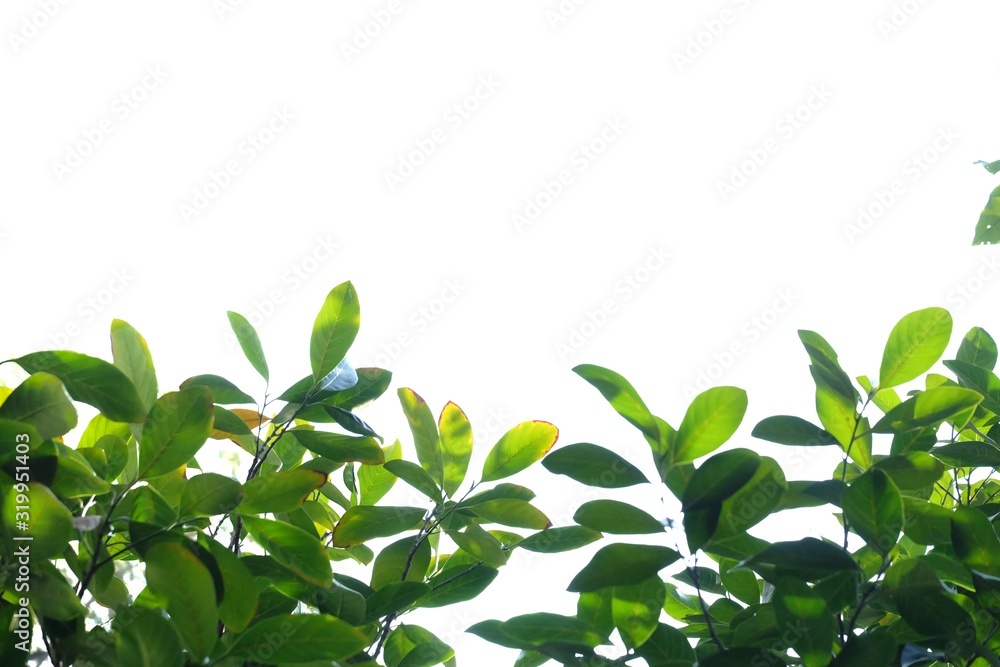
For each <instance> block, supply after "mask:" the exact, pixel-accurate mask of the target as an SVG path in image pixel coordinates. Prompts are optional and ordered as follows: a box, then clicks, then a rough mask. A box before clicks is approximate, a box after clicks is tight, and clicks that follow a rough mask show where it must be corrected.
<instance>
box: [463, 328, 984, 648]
mask: <svg viewBox="0 0 1000 667" xmlns="http://www.w3.org/2000/svg"><path fill="white" fill-rule="evenodd" d="M951 332H952V319H951V316H950V314H949V313H948V312H947V311H945V310H943V309H941V308H928V309H925V310H921V311H917V312H914V313H911V314H909V315H907V316H906V317H904V318H903V319H902V320H900V322H899V323H898V324H897V325H896V326H895V327H894V328H893V329H892V331H891V333H890V334H889V338H888V342H887V343H886V346H885V350H884V353H883V357H882V363H881V367H880V369H879V372H878V375H877V378H876V379H875V380H872V379H870V378H868V377H866V376H860V377H857V378H856V380H852V379H851V377H850V376H849V375H848V374H847V372H845V371H844V370H843V369H842V368H841V365H840V362H839V360H838V357H837V354H836V352H835V351H834V349H833V347H832V346H831V345H830V344H829V343H828V342H827V341H826V340H825V339H824V338H823V337H821V336H820V335H819V334H817V333H814V332H811V331H800V332H799V338H800V340H801V342H802V344H803V346H804V347H805V351H806V354H807V356H808V359H809V362H810V366H809V370H810V373H811V374H812V378H813V381H814V384H815V400H816V412H817V418H818V421H819V424H814V423H812V422H810V421H807V420H806V419H803V418H801V417H798V416H790V415H779V416H774V417H769V418H767V419H764V420H762V421H761V422H760V423H758V424H757V425H756V426H755V427H754V428H753V433H752V435H753V436H754V437H756V438H758V439H761V440H765V441H769V442H772V443H777V444H780V445H786V446H798V447H830V448H838V449H839V450H840V457H841V459H842V461H841V464H840V465H838V466H837V467H836V469H835V470H833V471H831V475H830V478H829V479H820V480H788V479H786V477H785V475H784V473H783V471H782V469H781V467H780V466H779V465H778V463H777V462H776V461H775V460H774V459H773V458H770V457H767V456H761V455H759V454H758V453H757V452H756V451H754V449H753V448H728V449H726V450H725V451H717V450H719V448H720V447H721V446H722V445H724V444H726V443H727V442H728V441H729V439H730V437H731V436H732V435H733V434H734V433H735V432H736V430H737V429H738V427H739V426H740V423H741V422H742V420H743V417H744V414H745V411H746V408H747V399H746V394H745V393H744V392H743V391H742V390H740V389H737V388H735V387H715V388H712V389H709V390H708V391H706V392H704V393H702V394H700V395H698V396H697V397H695V398H694V400H693V401H692V403H691V405H690V407H689V408H688V410H687V412H686V414H685V415H684V418H683V419H682V420H681V422H680V424H679V426H677V428H674V427H673V426H671V425H669V424H668V423H667V422H666V421H665V420H663V419H661V418H660V417H657V416H656V415H654V414H653V413H652V412H650V410H649V409H648V408H647V406H646V404H645V403H644V402H643V400H642V399H641V398H640V396H639V394H638V392H637V391H636V390H635V388H634V387H633V386H632V385H631V384H630V383H629V382H628V381H627V380H626V379H625V378H624V377H622V376H621V375H618V374H617V373H615V372H613V371H611V370H608V369H606V368H600V367H596V366H588V365H584V366H578V367H577V368H576V369H574V370H575V371H576V373H577V374H578V375H580V376H581V377H582V378H583V379H584V380H586V381H587V382H589V383H590V384H591V385H593V386H594V387H595V388H596V389H597V390H598V391H599V392H600V393H601V394H602V395H603V397H604V398H605V399H606V400H607V401H608V402H609V403H610V404H611V406H612V408H613V409H614V410H615V411H616V412H617V413H618V414H619V415H621V416H622V417H623V418H624V419H626V420H627V421H628V422H629V423H630V424H632V425H633V426H635V427H636V428H637V429H638V430H639V431H640V433H641V434H642V436H643V437H644V439H645V440H646V441H647V443H648V444H649V446H650V450H651V453H652V458H653V462H654V464H655V467H656V469H657V470H658V471H659V473H660V481H661V482H662V483H663V484H664V485H665V486H666V489H667V490H668V491H669V492H670V493H672V494H673V496H674V497H675V498H676V501H677V503H679V506H680V511H679V513H678V514H679V515H678V516H668V517H653V516H650V515H649V514H647V513H646V512H644V511H642V510H640V509H639V508H635V507H632V506H631V505H627V504H625V503H619V502H617V501H613V500H596V501H591V502H588V503H586V504H585V505H583V506H582V507H581V508H580V510H579V511H578V512H577V514H576V517H575V520H576V521H578V522H579V523H580V524H581V525H582V526H583V528H584V529H586V528H589V529H592V530H600V531H604V532H609V533H610V532H613V533H618V534H629V535H635V536H638V535H641V536H643V538H644V539H642V540H641V543H640V540H639V539H638V538H636V537H631V538H626V539H625V541H619V542H615V543H614V544H610V545H607V546H604V547H602V548H600V549H599V550H598V551H597V552H596V553H595V554H594V555H593V557H592V559H591V560H590V562H589V563H588V564H587V565H586V566H585V567H584V568H583V569H582V570H581V571H580V572H579V573H577V574H576V575H575V576H572V577H571V580H570V581H569V583H568V586H567V588H568V590H569V591H573V592H578V593H579V602H578V607H577V613H576V614H575V616H558V615H555V614H549V613H532V614H526V615H523V616H518V617H515V618H511V619H508V620H506V621H502V622H501V621H485V622H482V623H478V624H476V625H475V626H473V627H472V628H471V629H470V631H471V632H474V633H476V634H478V635H479V636H481V637H482V638H484V639H486V640H488V641H491V642H494V643H496V644H499V645H502V646H508V647H512V648H518V649H521V650H522V654H521V657H520V659H519V661H518V663H517V664H518V665H541V664H544V663H546V662H548V661H550V660H555V661H556V662H558V663H560V664H563V665H623V664H628V665H632V664H647V665H651V666H654V667H667V666H669V667H689V666H691V665H697V666H698V667H730V666H732V667H743V666H747V665H749V666H751V667H758V666H761V667H763V666H765V665H803V666H805V667H826V666H827V665H832V666H835V667H846V666H865V667H867V666H872V667H875V666H887V665H896V666H902V667H913V666H916V665H976V666H980V665H1000V658H998V657H997V655H998V653H1000V635H998V633H997V630H998V629H1000V540H998V537H997V532H996V521H997V518H998V516H1000V502H998V498H1000V482H998V481H997V480H996V479H995V478H994V477H995V473H996V469H997V467H998V466H1000V444H998V443H1000V379H998V378H997V376H996V374H995V373H994V369H995V366H996V363H997V346H996V344H995V343H994V341H993V339H992V338H991V337H990V336H989V334H987V333H986V332H985V331H984V330H982V329H980V328H975V329H972V330H971V331H970V332H969V333H968V334H967V335H966V336H965V337H964V338H963V339H962V341H961V342H960V344H959V346H958V349H957V351H956V353H955V355H954V358H953V359H950V360H947V361H944V366H945V367H946V368H947V369H948V370H949V371H951V373H952V374H953V377H945V376H943V375H939V374H936V373H932V372H929V371H930V370H931V368H932V367H933V366H934V365H935V364H936V363H937V362H938V360H939V359H940V358H941V356H942V355H943V354H944V352H945V349H946V348H947V346H948V344H949V340H950V337H951ZM921 376H923V380H922V382H920V383H919V385H918V387H915V388H913V389H911V390H910V391H908V392H907V393H906V395H905V396H901V395H900V394H899V393H898V392H897V389H896V388H897V387H899V386H900V385H903V384H906V383H910V382H913V381H915V380H917V379H918V378H920V377H921ZM879 413H880V414H879ZM542 463H543V465H544V466H545V467H546V468H548V469H549V470H550V471H553V472H557V473H560V474H564V475H568V476H569V477H571V478H573V479H574V480H576V481H578V482H581V483H583V484H588V485H590V486H595V487H599V488H602V489H610V488H617V487H619V486H626V485H629V484H642V483H647V480H646V479H644V478H642V477H641V473H638V469H637V468H636V466H634V465H632V464H631V463H629V462H627V461H623V460H621V459H620V458H619V457H618V455H617V454H615V453H613V452H611V451H608V450H604V449H602V448H600V447H597V446H596V445H591V444H586V445H582V444H581V445H570V446H568V447H563V448H561V449H557V450H556V451H554V452H553V453H551V454H549V455H548V456H547V457H546V459H544V460H543V462H542ZM612 471H614V472H612ZM637 473H638V476H637ZM618 474H620V475H621V477H618ZM618 482H623V483H620V484H619V483H618ZM826 506H833V511H834V516H835V517H836V519H837V520H838V521H839V522H840V524H841V525H842V527H843V536H842V539H838V540H836V541H832V540H827V539H817V538H814V537H805V538H799V539H794V537H795V536H791V535H790V536H788V539H787V540H786V541H778V542H774V543H769V542H767V541H765V540H763V539H760V538H759V537H755V536H753V535H751V534H750V533H749V532H747V531H748V530H749V529H751V528H753V527H754V526H757V524H759V523H760V522H762V521H764V520H765V519H767V518H769V517H774V516H776V515H777V516H779V517H780V514H781V513H782V512H786V511H789V510H793V509H796V508H820V507H826ZM813 511H819V510H818V509H814V510H813ZM557 530H563V531H565V530H571V528H553V529H550V531H549V532H554V531H557ZM651 535H652V536H653V538H654V539H653V540H652V544H651V543H650V539H649V538H650V536H651ZM584 543H585V542H584V541H583V540H581V542H580V545H582V544H584ZM664 570H666V571H667V572H672V574H669V575H668V576H664V575H663V574H662V572H663V571H664ZM543 627H544V631H541V630H540V628H543ZM613 633H617V638H618V642H617V645H618V646H623V647H624V648H623V649H620V650H619V651H618V656H617V657H608V656H609V655H612V654H613V652H614V650H613V649H609V648H604V649H601V650H600V651H598V650H595V649H597V648H598V647H600V646H602V645H604V646H605V647H607V646H609V645H611V644H612V641H611V639H612V635H613Z"/></svg>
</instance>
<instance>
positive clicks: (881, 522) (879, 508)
mask: <svg viewBox="0 0 1000 667" xmlns="http://www.w3.org/2000/svg"><path fill="white" fill-rule="evenodd" d="M841 507H843V510H844V516H845V517H846V518H847V523H848V525H849V526H850V527H851V529H852V530H853V531H854V532H856V533H857V534H858V535H860V536H861V537H862V539H864V540H865V542H867V543H868V546H870V547H872V548H873V549H876V550H877V551H879V552H880V553H882V554H887V553H889V551H890V550H891V549H892V548H893V547H895V546H896V542H897V541H898V539H899V533H900V531H901V530H902V529H903V500H902V498H901V497H900V495H899V489H898V488H897V487H896V485H895V484H894V483H893V482H892V480H891V479H889V476H888V475H886V474H885V472H883V471H881V470H879V469H877V468H874V469H872V470H869V471H868V472H866V473H865V474H863V475H861V476H860V477H858V478H857V479H855V480H854V481H853V482H851V484H850V486H849V487H848V488H847V490H846V491H844V493H843V495H842V496H841Z"/></svg>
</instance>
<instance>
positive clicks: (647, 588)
mask: <svg viewBox="0 0 1000 667" xmlns="http://www.w3.org/2000/svg"><path fill="white" fill-rule="evenodd" d="M665 596H666V592H665V590H664V588H663V582H662V581H660V579H659V577H650V578H649V579H646V580H645V581H642V582H640V583H638V584H632V585H630V586H615V588H614V594H613V598H612V603H611V613H612V618H613V619H614V622H615V627H616V628H618V633H619V634H620V635H621V636H622V638H623V639H624V640H625V646H626V647H627V648H629V649H634V648H637V647H639V646H642V645H643V644H644V643H645V642H646V640H648V639H649V638H650V636H652V634H653V632H655V631H656V629H657V626H658V625H659V622H658V621H659V618H660V609H661V608H662V607H663V600H664V598H665Z"/></svg>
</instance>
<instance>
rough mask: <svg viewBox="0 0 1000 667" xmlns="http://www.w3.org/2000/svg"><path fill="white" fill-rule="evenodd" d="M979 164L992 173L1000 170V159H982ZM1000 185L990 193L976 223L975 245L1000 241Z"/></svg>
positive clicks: (973, 241)
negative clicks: (992, 160)
mask: <svg viewBox="0 0 1000 667" xmlns="http://www.w3.org/2000/svg"><path fill="white" fill-rule="evenodd" d="M979 164H981V165H983V166H984V167H985V168H986V171H988V172H990V173H991V174H996V173H997V172H1000V160H997V161H996V162H984V161H980V162H979ZM998 223H1000V186H998V187H996V188H995V189H994V190H993V192H991V193H990V198H989V199H988V200H987V201H986V206H985V207H984V208H983V212H982V213H981V214H980V216H979V222H978V223H977V224H976V235H975V238H974V239H973V240H972V244H973V245H987V244H992V243H1000V224H998Z"/></svg>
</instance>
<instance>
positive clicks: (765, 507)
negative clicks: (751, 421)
mask: <svg viewBox="0 0 1000 667" xmlns="http://www.w3.org/2000/svg"><path fill="white" fill-rule="evenodd" d="M787 488H788V484H787V482H786V481H785V474H784V472H782V470H781V466H780V465H778V462H777V461H775V460H774V459H772V458H770V457H768V456H762V457H760V466H759V467H758V468H757V471H756V472H755V473H754V475H753V477H751V478H750V481H748V482H747V483H746V484H744V485H743V486H742V487H740V488H739V489H738V490H737V491H736V492H735V493H733V494H732V495H731V496H729V497H728V498H726V499H725V500H724V501H722V506H721V508H720V509H719V521H718V526H717V527H716V530H715V533H714V535H712V542H711V543H710V544H708V545H705V546H703V547H702V548H703V549H704V550H705V551H707V552H709V553H715V554H720V555H721V552H720V551H718V550H717V547H718V545H719V544H720V542H723V541H725V540H728V539H730V538H738V536H740V535H746V531H747V530H749V529H750V528H752V527H753V526H755V525H757V524H758V523H760V522H761V521H763V520H764V519H766V518H767V517H768V516H770V514H771V512H773V511H774V510H775V509H776V508H777V507H778V505H779V504H780V503H781V500H782V497H783V496H784V493H785V490H786V489H787Z"/></svg>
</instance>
